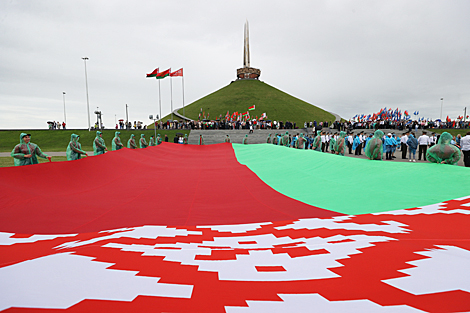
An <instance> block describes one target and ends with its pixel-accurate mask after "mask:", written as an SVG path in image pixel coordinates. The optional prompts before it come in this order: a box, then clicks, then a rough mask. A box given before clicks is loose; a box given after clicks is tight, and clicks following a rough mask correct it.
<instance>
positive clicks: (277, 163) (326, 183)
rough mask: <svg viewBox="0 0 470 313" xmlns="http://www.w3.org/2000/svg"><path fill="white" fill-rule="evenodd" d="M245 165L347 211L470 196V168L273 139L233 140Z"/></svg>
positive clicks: (289, 191)
mask: <svg viewBox="0 0 470 313" xmlns="http://www.w3.org/2000/svg"><path fill="white" fill-rule="evenodd" d="M232 146H233V149H234V150H235V154H236V156H237V159H238V161H239V162H240V163H241V164H244V165H246V166H248V168H249V169H250V170H252V171H253V172H254V173H256V175H258V177H259V178H261V179H262V180H263V181H264V182H265V183H266V184H268V185H269V186H271V187H272V188H273V189H275V190H276V191H278V192H280V193H282V194H285V195H286V196H289V197H291V198H294V199H296V200H299V201H302V202H304V203H307V204H310V205H313V206H317V207H320V208H322V209H328V210H333V211H336V212H341V213H344V214H353V215H355V214H366V213H377V212H386V211H393V210H399V209H407V208H414V207H418V206H424V205H430V204H436V203H440V202H444V201H448V200H452V199H456V198H461V197H465V196H469V195H470V168H466V167H461V166H454V165H444V164H435V163H409V162H393V161H370V160H367V159H357V158H351V157H347V156H338V155H333V154H330V153H322V152H317V151H313V150H299V149H292V148H287V147H283V146H276V145H272V144H259V145H241V144H233V145H232Z"/></svg>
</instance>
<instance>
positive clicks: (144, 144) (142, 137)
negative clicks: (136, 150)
mask: <svg viewBox="0 0 470 313" xmlns="http://www.w3.org/2000/svg"><path fill="white" fill-rule="evenodd" d="M139 143H140V149H143V148H147V147H148V144H147V140H145V135H144V134H141V135H140V140H139Z"/></svg>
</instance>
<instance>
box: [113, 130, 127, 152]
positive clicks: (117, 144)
mask: <svg viewBox="0 0 470 313" xmlns="http://www.w3.org/2000/svg"><path fill="white" fill-rule="evenodd" d="M120 135H121V132H115V133H114V138H113V141H112V144H111V146H112V149H113V151H114V150H119V149H121V148H122V147H123V146H124V145H123V144H122V143H121V137H120Z"/></svg>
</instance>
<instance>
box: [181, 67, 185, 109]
mask: <svg viewBox="0 0 470 313" xmlns="http://www.w3.org/2000/svg"><path fill="white" fill-rule="evenodd" d="M181 79H182V81H181V82H182V84H183V116H186V115H184V76H181Z"/></svg>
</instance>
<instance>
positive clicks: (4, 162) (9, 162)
mask: <svg viewBox="0 0 470 313" xmlns="http://www.w3.org/2000/svg"><path fill="white" fill-rule="evenodd" d="M51 160H52V162H60V161H67V157H65V156H53V157H52V158H51ZM38 161H39V163H46V162H49V161H48V160H45V159H43V158H38ZM8 166H15V164H13V158H12V157H0V167H8Z"/></svg>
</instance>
